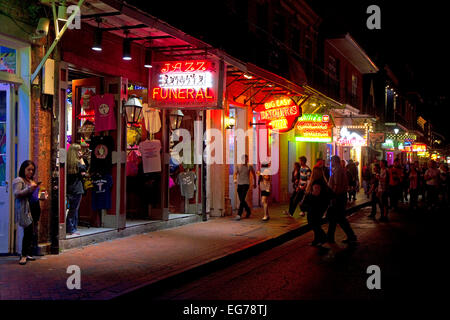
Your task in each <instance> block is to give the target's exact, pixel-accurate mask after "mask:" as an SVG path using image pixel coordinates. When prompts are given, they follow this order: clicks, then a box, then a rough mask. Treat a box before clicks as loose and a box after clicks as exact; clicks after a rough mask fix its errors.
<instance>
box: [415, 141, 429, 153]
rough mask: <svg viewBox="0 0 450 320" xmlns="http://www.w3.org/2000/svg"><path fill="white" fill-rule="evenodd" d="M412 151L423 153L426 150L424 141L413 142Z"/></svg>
mask: <svg viewBox="0 0 450 320" xmlns="http://www.w3.org/2000/svg"><path fill="white" fill-rule="evenodd" d="M412 151H414V152H420V153H424V152H426V151H427V145H426V144H424V143H414V144H413V145H412Z"/></svg>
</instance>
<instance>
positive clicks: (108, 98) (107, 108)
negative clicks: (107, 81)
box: [89, 93, 116, 132]
mask: <svg viewBox="0 0 450 320" xmlns="http://www.w3.org/2000/svg"><path fill="white" fill-rule="evenodd" d="M89 104H90V106H91V107H93V108H94V110H95V132H100V131H107V130H115V129H116V115H115V102H114V95H112V94H110V93H105V94H103V95H96V96H93V97H92V98H91V99H90V101H89Z"/></svg>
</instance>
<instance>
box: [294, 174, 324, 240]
mask: <svg viewBox="0 0 450 320" xmlns="http://www.w3.org/2000/svg"><path fill="white" fill-rule="evenodd" d="M330 200H331V190H330V188H329V187H328V185H327V182H326V180H325V177H324V173H323V170H322V169H321V168H320V167H314V168H313V171H312V175H311V179H310V181H309V184H308V186H307V187H306V193H305V198H304V199H303V201H302V203H301V205H300V208H301V209H302V211H306V212H307V219H308V225H309V226H310V227H311V229H312V230H313V231H314V240H313V242H312V243H311V245H312V246H320V245H322V244H323V243H325V242H326V240H327V237H326V233H325V232H324V231H323V230H322V227H321V220H322V217H323V214H324V213H325V211H326V210H327V209H328V205H329V204H330Z"/></svg>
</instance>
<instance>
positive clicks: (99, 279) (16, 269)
mask: <svg viewBox="0 0 450 320" xmlns="http://www.w3.org/2000/svg"><path fill="white" fill-rule="evenodd" d="M367 205H368V200H367V199H366V198H365V196H364V195H362V194H360V195H359V198H358V200H357V201H356V203H353V204H352V205H351V206H350V207H349V209H348V212H349V213H350V212H353V211H357V210H359V209H360V208H361V207H364V206H367ZM287 207H288V205H287V204H281V205H273V206H272V207H271V209H270V216H271V219H270V220H269V221H268V222H263V221H261V219H262V216H263V214H262V209H261V208H255V209H254V210H253V212H252V216H251V217H250V218H249V219H242V220H241V221H235V220H234V219H233V218H234V216H233V217H230V216H227V217H220V218H211V219H210V220H208V221H205V222H199V223H194V224H189V225H185V226H181V227H177V228H173V229H165V230H160V231H155V232H150V233H147V234H141V235H135V236H130V237H127V238H121V239H116V240H111V241H107V242H102V243H98V244H94V245H90V246H86V247H82V248H77V249H70V250H67V251H64V252H63V253H61V254H59V255H48V256H43V257H37V260H36V261H30V262H28V263H27V264H26V265H25V266H20V265H19V264H18V257H15V256H14V257H0V299H2V300H17V299H111V298H115V297H118V296H120V295H123V294H126V293H130V292H133V291H134V290H137V289H139V288H144V287H146V288H148V287H149V286H155V287H157V286H160V285H164V284H165V283H168V282H171V281H172V282H173V281H177V279H181V277H183V278H186V277H189V276H192V275H195V274H196V273H201V272H203V271H204V270H206V269H209V270H211V269H213V268H214V267H216V266H218V265H220V264H221V263H227V262H228V263H229V262H230V261H232V260H233V259H240V258H243V257H245V256H248V255H250V254H254V253H255V252H257V251H258V250H259V251H260V250H264V249H267V248H270V247H271V246H274V245H277V244H280V243H282V242H284V241H287V240H289V239H292V238H293V237H295V236H298V235H300V234H302V233H305V232H307V231H309V228H308V227H307V226H306V218H305V217H299V210H298V209H297V212H296V213H295V215H294V218H291V217H288V216H286V215H284V214H283V213H282V212H283V210H285V209H287ZM70 265H77V266H79V267H80V269H81V290H69V289H67V286H66V281H67V279H68V277H69V276H70V274H67V273H66V270H67V267H68V266H70Z"/></svg>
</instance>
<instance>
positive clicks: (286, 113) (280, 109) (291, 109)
mask: <svg viewBox="0 0 450 320" xmlns="http://www.w3.org/2000/svg"><path fill="white" fill-rule="evenodd" d="M255 111H256V112H259V115H260V118H261V120H262V121H264V122H265V123H266V125H267V126H268V127H269V128H270V129H272V130H277V131H278V132H286V131H289V130H291V129H292V127H293V126H294V124H295V121H296V120H297V118H298V117H299V116H300V107H299V106H298V105H297V104H296V103H295V102H294V101H293V100H292V99H291V98H289V97H286V96H276V97H274V98H272V99H271V100H269V101H267V102H266V103H264V105H261V106H259V107H257V108H255Z"/></svg>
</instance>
